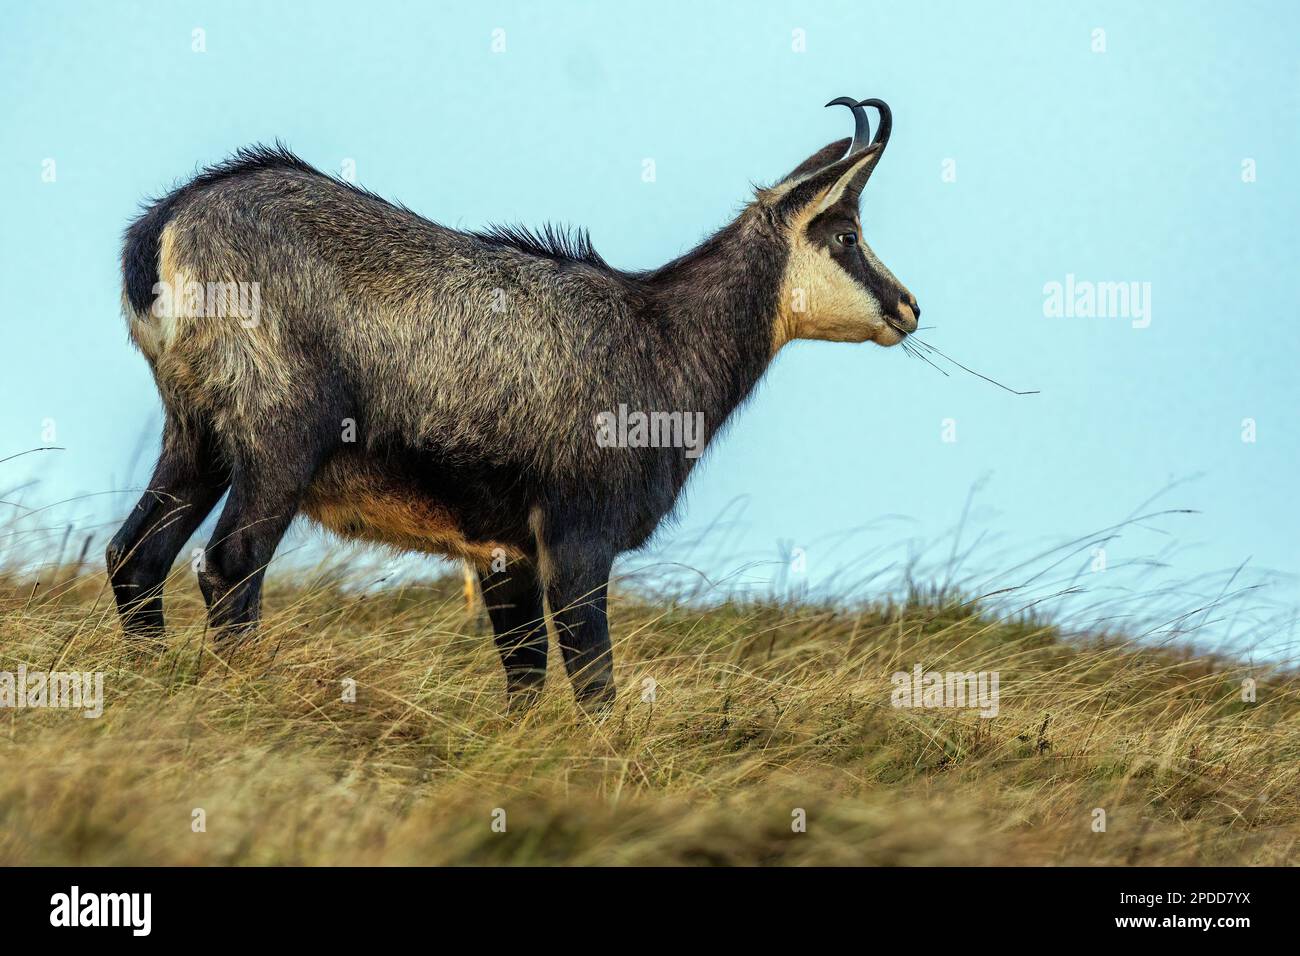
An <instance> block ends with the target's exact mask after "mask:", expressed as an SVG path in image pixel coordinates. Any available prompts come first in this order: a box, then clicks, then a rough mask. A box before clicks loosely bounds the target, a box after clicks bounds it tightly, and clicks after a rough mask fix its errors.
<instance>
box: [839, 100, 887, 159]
mask: <svg viewBox="0 0 1300 956" xmlns="http://www.w3.org/2000/svg"><path fill="white" fill-rule="evenodd" d="M863 102H866V103H875V102H878V101H877V100H864V101H863ZM826 105H827V106H847V107H848V108H849V109H851V110H853V142H851V143H849V150H848V152H847V153H845V154H844V155H845V156H852V155H853V154H854V153H856V152H859V151H861V150H864V149H866V148H867V146H868V145H870V143H871V124H870V123H869V122H868V121H867V111H866V110H864V109H863V108H862V103H858V102H856V101H855V100H854V99H853V98H852V97H850V96H841V97H837V98H836V99H833V100H831V101H830V102H829V103H827V104H826ZM885 109H886V110H888V109H889V107H887V106H886V107H885ZM880 115H881V116H885V115H886V114H885V113H883V112H882V113H881V114H880Z"/></svg>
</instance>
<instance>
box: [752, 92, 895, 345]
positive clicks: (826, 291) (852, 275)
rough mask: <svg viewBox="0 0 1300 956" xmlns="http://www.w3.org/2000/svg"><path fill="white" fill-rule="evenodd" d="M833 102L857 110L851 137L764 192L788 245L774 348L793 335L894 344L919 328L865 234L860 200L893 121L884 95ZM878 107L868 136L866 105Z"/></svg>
mask: <svg viewBox="0 0 1300 956" xmlns="http://www.w3.org/2000/svg"><path fill="white" fill-rule="evenodd" d="M826 105H827V106H848V107H850V108H851V109H852V110H853V118H854V134H853V139H852V140H851V141H848V140H839V141H838V142H835V143H831V144H830V145H829V146H826V147H825V148H823V149H821V150H818V151H817V152H816V153H814V154H813V155H812V156H810V157H808V159H806V160H804V161H803V162H802V163H800V164H799V165H798V166H797V167H795V169H794V170H793V171H792V172H791V173H790V174H789V175H788V176H786V177H785V178H784V179H783V180H781V182H779V183H777V184H776V185H775V186H773V187H771V188H770V189H764V190H760V191H759V194H758V202H757V203H756V207H757V210H761V211H765V212H766V213H767V215H768V216H769V217H770V221H771V222H773V223H775V225H776V228H777V229H778V230H779V231H780V232H781V233H782V235H783V237H784V240H785V242H786V245H787V247H788V249H789V257H788V260H787V265H786V270H785V276H784V279H783V287H782V289H781V298H780V304H779V306H778V312H777V319H776V328H775V333H774V342H773V347H774V350H775V349H779V348H780V347H781V346H782V345H784V344H785V343H786V342H788V341H790V340H791V339H822V340H824V341H828V342H876V343H878V344H880V345H896V344H897V343H899V342H901V341H902V340H903V337H904V336H905V335H907V333H909V332H914V331H915V330H916V321H917V319H918V317H919V316H920V314H921V309H920V307H919V306H918V305H917V304H916V298H915V297H914V296H913V295H912V293H911V292H909V291H908V290H907V289H906V288H905V287H904V286H903V284H902V283H901V282H899V281H898V279H897V278H895V277H894V274H893V273H892V272H890V271H889V270H888V269H886V268H885V266H884V265H883V264H882V263H881V262H880V260H879V259H877V258H876V255H875V253H874V252H872V251H871V248H870V247H869V246H868V245H867V243H866V242H865V241H864V239H863V237H862V222H861V219H860V218H859V216H858V200H859V197H860V196H861V195H862V188H863V187H864V186H866V184H867V180H868V179H869V178H870V176H871V173H872V170H874V169H875V168H876V163H878V162H879V161H880V157H881V154H883V153H884V150H885V145H886V144H887V143H888V142H889V132H890V128H891V127H892V125H893V119H892V117H891V115H890V112H889V107H888V106H886V105H885V103H884V102H882V101H881V100H875V99H869V100H862V101H861V102H856V101H854V100H852V99H849V98H848V97H843V96H842V97H840V98H839V99H836V100H832V101H831V102H830V103H827V104H826ZM868 106H874V107H875V108H876V109H877V110H878V111H879V113H880V126H879V128H878V129H877V130H876V136H875V139H870V126H869V123H868V120H867V113H866V109H865V108H866V107H868Z"/></svg>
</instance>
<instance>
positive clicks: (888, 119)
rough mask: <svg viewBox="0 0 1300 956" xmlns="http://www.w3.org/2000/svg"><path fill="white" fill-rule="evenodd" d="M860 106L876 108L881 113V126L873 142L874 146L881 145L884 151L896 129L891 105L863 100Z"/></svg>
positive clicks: (878, 101)
mask: <svg viewBox="0 0 1300 956" xmlns="http://www.w3.org/2000/svg"><path fill="white" fill-rule="evenodd" d="M857 105H858V106H874V107H875V108H876V111H877V112H879V113H880V125H879V126H878V127H877V128H876V138H875V139H873V140H872V141H871V143H872V145H875V144H876V143H879V144H880V148H881V149H884V148H885V144H886V143H888V142H889V133H890V131H891V130H892V129H893V128H894V115H893V114H892V113H890V112H889V104H888V103H886V102H885V101H884V100H876V99H871V100H862V101H861V102H860V103H858V104H857Z"/></svg>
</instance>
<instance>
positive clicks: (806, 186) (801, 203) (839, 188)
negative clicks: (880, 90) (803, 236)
mask: <svg viewBox="0 0 1300 956" xmlns="http://www.w3.org/2000/svg"><path fill="white" fill-rule="evenodd" d="M882 152H884V147H883V146H882V145H881V144H880V143H872V144H871V145H870V146H868V147H867V148H866V149H864V150H861V151H859V152H856V153H854V154H853V155H852V156H846V157H844V158H843V159H841V160H839V161H838V162H834V163H831V164H830V165H829V166H827V167H825V168H824V169H822V170H821V171H819V172H816V173H813V174H812V175H811V176H809V177H808V178H807V179H804V180H803V181H801V182H798V183H796V184H795V185H794V186H793V187H791V189H790V190H789V191H788V192H787V193H785V195H783V196H781V197H780V199H778V200H777V203H776V209H777V212H778V213H779V214H780V216H781V217H782V218H783V219H786V220H789V219H791V218H793V217H794V216H795V215H799V214H803V213H805V212H807V211H808V210H809V209H810V207H811V212H810V213H809V214H808V215H807V218H809V219H811V218H813V217H815V216H818V215H820V214H821V213H823V212H825V211H826V210H827V209H829V208H831V206H834V205H836V204H837V203H845V204H847V205H851V206H854V207H856V206H857V204H858V199H859V197H860V196H861V195H862V188H863V187H864V186H866V184H867V180H868V179H869V178H870V177H871V172H872V170H874V169H875V168H876V163H878V162H879V161H880V154H881V153H882Z"/></svg>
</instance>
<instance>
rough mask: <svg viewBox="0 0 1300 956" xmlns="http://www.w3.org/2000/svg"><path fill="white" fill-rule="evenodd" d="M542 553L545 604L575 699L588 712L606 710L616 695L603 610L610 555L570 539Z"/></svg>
mask: <svg viewBox="0 0 1300 956" xmlns="http://www.w3.org/2000/svg"><path fill="white" fill-rule="evenodd" d="M546 551H547V562H546V569H547V578H546V599H547V601H548V602H549V603H550V607H551V617H552V619H553V621H554V623H555V638H556V640H557V641H559V643H560V650H561V652H563V654H564V669H565V670H566V671H568V673H569V680H570V681H571V682H572V683H573V693H574V696H575V697H576V698H577V700H578V703H579V704H580V705H581V706H582V707H583V709H585V710H587V711H588V712H592V713H601V712H604V711H607V710H608V709H609V707H610V706H611V705H612V704H613V703H614V694H615V690H614V656H613V651H612V649H611V647H610V641H609V618H608V616H607V615H606V610H605V604H606V596H607V592H608V590H609V572H610V569H611V568H612V566H613V563H614V556H613V554H612V552H611V551H610V550H609V549H608V547H607V546H606V545H605V544H604V543H603V542H600V541H598V540H595V539H590V538H584V537H573V536H571V537H568V538H567V539H566V540H565V541H563V542H552V543H550V544H549V546H548V547H547V549H546Z"/></svg>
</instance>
